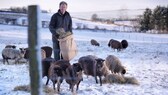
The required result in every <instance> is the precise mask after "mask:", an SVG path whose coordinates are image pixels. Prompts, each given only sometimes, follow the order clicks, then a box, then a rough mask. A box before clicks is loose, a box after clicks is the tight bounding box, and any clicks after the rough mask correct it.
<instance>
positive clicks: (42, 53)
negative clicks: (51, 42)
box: [24, 48, 47, 61]
mask: <svg viewBox="0 0 168 95" xmlns="http://www.w3.org/2000/svg"><path fill="white" fill-rule="evenodd" d="M29 53H30V50H29V48H25V55H24V59H26V60H27V61H28V60H29ZM46 57H47V55H46V52H45V50H43V49H41V58H42V59H44V58H46Z"/></svg>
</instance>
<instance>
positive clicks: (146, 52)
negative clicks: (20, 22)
mask: <svg viewBox="0 0 168 95" xmlns="http://www.w3.org/2000/svg"><path fill="white" fill-rule="evenodd" d="M89 25H90V23H89V22H88V26H89ZM98 25H99V26H100V27H101V24H98ZM73 32H74V39H75V41H76V42H77V47H78V54H77V56H76V57H75V58H74V59H73V60H71V64H72V63H75V62H77V60H78V59H79V58H80V57H81V56H85V55H89V54H92V55H96V56H98V57H101V58H106V57H107V55H115V56H117V57H118V58H119V59H120V60H121V62H122V64H123V65H124V66H125V67H126V69H127V73H126V75H125V76H129V77H135V78H136V79H137V80H138V81H139V83H140V85H132V84H115V83H114V84H103V85H102V86H100V84H96V83H95V80H94V78H93V77H91V76H89V77H88V78H87V76H85V75H84V80H83V81H82V82H81V83H80V85H79V90H78V91H77V95H168V90H167V89H168V78H167V77H168V69H167V68H168V48H167V47H168V35H167V34H144V33H123V32H114V31H99V30H97V31H94V30H73ZM40 34H41V46H44V45H48V46H51V47H52V40H51V33H50V32H49V29H47V28H41V29H40ZM27 36H28V35H27V27H20V26H10V25H0V46H1V47H0V53H1V51H2V49H3V48H4V47H5V45H7V44H14V45H16V46H17V48H19V47H27V46H28V45H27ZM91 39H96V40H97V41H98V42H100V47H95V46H92V45H91V44H90V40H91ZM110 39H116V40H119V41H121V40H123V39H126V40H128V42H129V46H128V48H127V49H126V50H123V51H121V52H116V51H114V50H112V49H111V48H109V47H108V46H107V43H108V41H109V40H110ZM0 60H1V61H0V95H30V93H28V92H24V91H13V89H14V87H16V86H19V85H28V84H29V82H30V77H29V69H28V67H29V66H28V64H17V65H14V64H12V63H11V64H10V65H4V64H3V63H2V56H0ZM42 82H43V84H45V82H46V77H44V78H43V79H42ZM48 86H49V87H51V88H52V83H51V81H50V82H49V85H48ZM61 94H62V95H71V92H70V90H69V85H68V84H67V83H66V82H65V81H64V82H63V83H62V84H61Z"/></svg>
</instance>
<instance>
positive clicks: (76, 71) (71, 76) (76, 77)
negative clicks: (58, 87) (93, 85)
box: [65, 63, 83, 92]
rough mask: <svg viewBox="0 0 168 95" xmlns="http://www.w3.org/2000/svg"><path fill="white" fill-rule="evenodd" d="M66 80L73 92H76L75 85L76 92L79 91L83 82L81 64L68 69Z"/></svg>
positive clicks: (75, 64)
mask: <svg viewBox="0 0 168 95" xmlns="http://www.w3.org/2000/svg"><path fill="white" fill-rule="evenodd" d="M65 80H66V82H67V83H68V84H69V88H70V89H71V92H74V86H75V85H76V91H77V90H78V89H79V84H80V82H81V81H82V80H83V77H82V67H81V65H80V64H79V63H74V64H73V65H70V66H69V67H68V68H67V69H66V75H65Z"/></svg>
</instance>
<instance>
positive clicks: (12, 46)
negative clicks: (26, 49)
mask: <svg viewBox="0 0 168 95" xmlns="http://www.w3.org/2000/svg"><path fill="white" fill-rule="evenodd" d="M5 48H13V49H16V46H15V45H6V46H5Z"/></svg>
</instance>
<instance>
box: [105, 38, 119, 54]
mask: <svg viewBox="0 0 168 95" xmlns="http://www.w3.org/2000/svg"><path fill="white" fill-rule="evenodd" d="M108 46H109V47H111V48H113V49H114V50H115V49H117V51H120V50H121V49H122V44H121V43H120V42H119V41H117V40H114V39H111V40H110V41H109V43H108Z"/></svg>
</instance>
